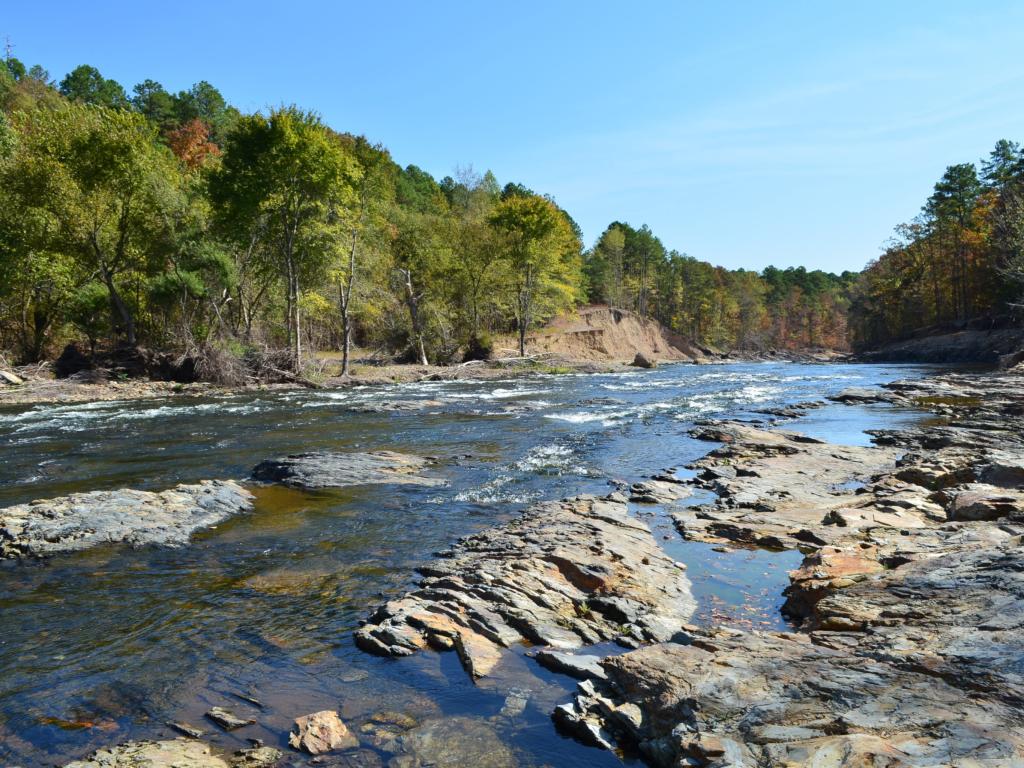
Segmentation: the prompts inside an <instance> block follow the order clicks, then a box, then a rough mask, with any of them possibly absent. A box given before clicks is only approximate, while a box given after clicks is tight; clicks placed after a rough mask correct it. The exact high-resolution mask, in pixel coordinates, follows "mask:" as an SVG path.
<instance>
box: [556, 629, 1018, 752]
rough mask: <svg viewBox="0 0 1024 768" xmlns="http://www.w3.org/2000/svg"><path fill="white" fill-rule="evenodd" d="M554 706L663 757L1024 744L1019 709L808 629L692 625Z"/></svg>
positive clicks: (577, 725) (992, 748)
mask: <svg viewBox="0 0 1024 768" xmlns="http://www.w3.org/2000/svg"><path fill="white" fill-rule="evenodd" d="M602 666H603V667H604V669H605V671H606V672H607V674H608V682H607V683H594V682H592V681H586V682H584V683H581V684H580V690H579V693H578V694H577V696H576V698H575V700H574V702H573V703H572V704H569V705H564V706H562V707H560V708H559V709H558V710H557V711H556V720H558V721H559V722H560V724H562V725H563V726H564V727H565V728H567V729H568V730H570V731H572V732H573V733H575V734H577V735H579V736H583V737H584V738H588V736H589V738H588V740H589V741H591V743H595V744H602V742H603V741H605V740H606V739H607V738H608V737H615V738H618V739H626V740H629V741H631V742H632V743H634V744H637V745H639V747H640V749H641V750H642V751H643V753H644V754H645V756H647V757H648V759H649V760H650V762H651V763H652V764H653V765H656V766H665V768H669V766H671V767H672V768H675V767H676V766H682V765H695V766H715V767H721V768H725V766H741V767H748V768H755V767H759V766H766V765H779V766H781V765H787V766H789V765H793V766H796V765H815V766H819V765H820V766H825V765H828V766H837V767H840V766H841V767H844V768H854V767H856V768H861V767H862V766H881V765H884V766H890V767H892V768H895V767H896V766H907V767H909V766H946V765H972V766H993V767H994V766H1006V767H1007V768H1008V767H1009V766H1012V765H1018V764H1019V759H1020V755H1021V754H1024V729H1022V728H1021V727H1020V718H1019V715H1018V714H1017V712H1016V711H1015V709H1014V708H1013V707H1010V706H1007V705H1005V704H1002V703H1000V702H994V701H991V700H988V701H980V700H977V699H976V698H975V697H973V696H971V695H968V693H967V692H966V691H964V690H962V689H961V688H957V687H955V686H954V685H951V684H949V683H948V682H946V681H945V680H943V679H941V678H939V677H935V676H933V675H931V674H928V673H921V672H915V671H910V670H908V669H902V668H900V667H898V666H895V665H892V664H889V663H886V662H885V661H879V660H876V659H873V658H871V657H869V656H860V655H852V654H849V653H846V652H845V651H835V650H832V649H830V648H825V647H821V646H818V645H815V644H813V643H811V642H810V641H809V640H808V638H807V637H806V636H801V635H795V636H794V635H785V634H773V633H760V632H751V633H741V632H726V631H719V632H705V631H699V630H692V632H691V633H690V635H689V637H688V638H687V644H677V643H662V644H658V645H653V646H649V647H646V648H642V649H640V650H637V651H632V652H630V653H627V654H625V655H622V656H614V657H610V658H608V659H605V660H604V661H603V662H602Z"/></svg>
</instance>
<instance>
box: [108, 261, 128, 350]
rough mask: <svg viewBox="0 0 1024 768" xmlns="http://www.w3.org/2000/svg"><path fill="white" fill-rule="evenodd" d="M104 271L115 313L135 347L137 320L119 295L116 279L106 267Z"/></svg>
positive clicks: (126, 337) (126, 335) (126, 336)
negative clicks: (115, 283)
mask: <svg viewBox="0 0 1024 768" xmlns="http://www.w3.org/2000/svg"><path fill="white" fill-rule="evenodd" d="M100 269H101V271H102V276H103V282H104V283H105V284H106V286H107V292H108V293H110V303H111V305H112V307H113V309H114V312H115V313H116V314H117V315H118V316H120V318H121V322H122V323H124V333H125V340H126V341H127V342H128V344H129V345H130V346H132V347H134V346H135V343H136V338H135V318H133V317H132V312H131V310H130V309H128V305H127V304H125V303H124V299H122V298H121V294H120V293H118V290H117V286H115V285H114V279H113V277H112V276H111V274H110V273H109V272H108V271H107V269H106V267H101V268H100Z"/></svg>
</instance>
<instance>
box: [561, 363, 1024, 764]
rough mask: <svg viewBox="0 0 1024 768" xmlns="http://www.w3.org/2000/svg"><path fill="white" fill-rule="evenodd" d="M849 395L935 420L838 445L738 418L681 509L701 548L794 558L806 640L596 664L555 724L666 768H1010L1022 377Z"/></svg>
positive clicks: (794, 594)
mask: <svg viewBox="0 0 1024 768" xmlns="http://www.w3.org/2000/svg"><path fill="white" fill-rule="evenodd" d="M839 399H840V400H845V401H853V402H856V401H860V402H863V401H864V400H868V399H876V400H878V401H883V402H890V403H893V404H896V405H901V406H912V407H917V408H926V409H930V410H932V411H934V412H936V414H937V418H935V419H931V420H925V421H923V422H922V423H921V424H920V425H918V426H915V427H913V428H910V429H904V430H883V431H879V432H878V433H877V434H876V436H875V437H876V441H877V442H878V443H879V444H880V446H879V447H877V448H849V447H843V446H836V445H831V444H828V443H822V442H819V441H815V440H812V439H810V438H807V437H802V436H800V435H798V434H794V433H780V432H767V431H764V430H760V429H756V428H753V427H751V426H749V425H745V424H736V423H714V424H705V425H702V426H698V427H697V428H696V429H695V430H694V434H695V436H697V437H699V438H703V439H708V440H715V441H719V442H721V443H722V445H721V447H719V448H716V449H715V450H713V451H711V453H710V454H708V456H707V457H705V458H704V459H702V460H701V461H699V462H697V469H698V471H699V474H698V476H697V478H696V479H695V480H694V483H695V484H697V485H700V486H703V487H706V488H709V489H711V490H713V491H715V492H716V494H717V500H716V501H715V502H714V503H712V504H708V505H705V506H702V507H699V508H695V509H690V510H687V511H685V512H683V513H680V514H677V515H676V523H677V526H678V527H679V529H680V531H681V532H682V533H683V535H684V536H685V537H687V538H690V539H695V540H700V541H712V542H721V543H736V542H740V543H744V544H754V545H759V546H771V547H787V548H791V547H798V548H800V549H801V550H802V551H804V552H805V553H806V557H805V560H804V564H803V566H802V567H801V568H800V569H799V570H797V571H795V572H794V573H793V574H792V575H791V579H792V584H791V586H790V587H789V590H788V601H787V604H786V609H785V610H787V611H788V612H789V613H790V614H791V615H792V616H794V617H797V618H799V619H802V624H801V626H800V630H799V631H798V632H796V633H772V632H742V631H736V630H725V629H719V628H714V627H711V628H698V627H693V626H689V627H686V628H685V629H684V631H683V632H682V633H680V634H679V635H677V636H676V637H675V638H673V641H672V642H669V643H660V644H655V645H652V646H648V647H645V648H642V649H639V650H636V651H632V652H630V653H627V654H625V655H622V656H615V657H610V658H607V659H605V660H604V661H602V662H601V667H602V670H603V672H604V675H603V677H605V678H606V679H604V680H589V681H585V682H583V683H581V685H580V690H579V692H578V694H577V696H576V698H575V700H574V701H573V702H571V703H569V704H566V705H565V706H563V707H561V708H560V709H559V710H558V712H557V713H556V718H557V719H558V720H559V721H560V722H561V723H563V725H564V726H565V727H567V728H568V729H570V730H572V731H573V732H574V733H576V734H577V735H578V736H580V737H582V738H584V739H587V740H588V741H591V742H592V743H595V744H603V745H611V744H614V743H616V742H618V743H624V742H625V743H631V744H634V745H636V746H638V747H639V748H640V749H641V751H642V752H643V753H644V754H645V756H646V757H647V758H648V759H649V760H650V761H651V762H652V763H653V764H654V765H658V766H766V765H829V766H869V765H870V766H940V765H941V766H946V765H964V766H966V765H971V766H1017V765H1021V764H1022V760H1024V716H1022V710H1021V706H1022V704H1024V676H1022V672H1021V660H1022V659H1024V640H1022V634H1021V627H1022V626H1024V548H1022V544H1024V418H1022V416H1024V376H1020V375H1013V374H1001V375H997V374H989V375H947V376H941V377H936V378H933V379H926V380H923V381H915V382H897V383H894V384H892V385H890V386H889V388H888V389H887V390H880V391H878V392H874V393H872V392H865V391H861V392H851V393H845V394H844V395H843V396H840V398H839Z"/></svg>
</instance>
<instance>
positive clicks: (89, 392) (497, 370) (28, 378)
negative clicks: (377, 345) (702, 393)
mask: <svg viewBox="0 0 1024 768" xmlns="http://www.w3.org/2000/svg"><path fill="white" fill-rule="evenodd" d="M335 358H336V356H334V355H332V356H330V357H325V358H324V360H325V361H327V362H328V366H326V367H337V365H338V364H337V362H336V359H335ZM845 359H846V355H845V354H844V353H837V352H829V351H821V350H819V351H811V352H803V353H802V352H779V351H772V352H766V353H753V352H737V353H733V354H721V355H718V356H715V357H704V358H700V359H695V360H690V359H686V360H683V359H679V358H678V356H672V357H669V358H661V357H655V356H652V357H651V358H650V360H651V363H652V364H653V365H654V366H656V365H659V364H685V363H692V364H695V365H725V364H729V363H741V362H783V363H784V362H794V363H832V362H843V361H845ZM636 367H637V366H635V365H634V364H633V361H632V360H613V359H604V360H601V359H592V358H589V357H582V358H581V357H569V356H564V355H560V354H555V353H550V352H540V353H538V354H536V355H534V356H530V357H527V358H524V359H515V358H512V359H505V360H494V361H482V360H481V361H471V362H468V363H461V364H456V365H414V364H408V363H377V362H373V363H368V362H358V363H356V364H355V365H353V366H352V373H351V374H350V375H349V376H339V375H337V374H329V375H326V376H319V377H317V379H316V380H308V379H307V380H304V381H302V382H299V381H293V382H279V383H261V384H251V385H248V386H241V387H237V386H235V387H227V386H221V385H217V384H211V383H208V382H201V381H200V382H192V383H179V382H173V381H157V380H152V379H145V378H124V379H108V378H106V377H104V376H102V375H99V376H97V375H89V374H80V375H76V376H71V377H68V378H64V379H58V378H56V377H54V376H53V374H52V372H51V371H50V369H49V368H48V367H47V366H33V367H31V368H22V369H18V370H17V374H18V378H19V380H20V381H19V383H17V384H11V383H7V382H5V381H0V408H3V407H5V406H24V405H37V404H48V403H58V404H70V403H88V402H109V401H113V400H152V399H156V398H167V397H175V398H179V397H180V398H197V397H216V396H227V395H238V394H246V393H260V392H276V391H282V390H295V389H303V388H319V389H328V390H330V389H339V390H342V389H347V388H353V387H376V386H386V385H392V384H409V383H414V382H421V381H422V382H427V381H494V380H497V379H511V378H518V377H523V376H535V375H538V374H550V375H564V374H595V373H616V372H623V371H629V370H635V368H636Z"/></svg>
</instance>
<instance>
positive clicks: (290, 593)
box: [0, 363, 921, 768]
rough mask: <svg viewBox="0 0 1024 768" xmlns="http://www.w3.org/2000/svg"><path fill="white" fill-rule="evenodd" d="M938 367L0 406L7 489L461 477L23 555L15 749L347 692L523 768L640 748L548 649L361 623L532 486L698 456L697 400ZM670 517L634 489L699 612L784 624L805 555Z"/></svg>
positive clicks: (727, 620)
mask: <svg viewBox="0 0 1024 768" xmlns="http://www.w3.org/2000/svg"><path fill="white" fill-rule="evenodd" d="M920 370H921V369H920V368H913V367H909V366H859V365H799V364H774V363H773V364H731V365H720V366H690V365H671V366H663V367H661V368H658V369H655V370H652V371H630V372H626V373H616V374H599V375H560V376H550V375H548V376H542V375H538V376H534V377H530V378H519V379H515V380H512V379H509V380H503V381H488V382H424V383H417V384H406V385H395V386H390V387H377V388H362V389H360V388H356V389H351V390H344V391H340V390H339V391H307V390H303V391H279V392H272V393H259V394H245V395H239V396H230V397H217V398H207V399H168V400H153V401H141V402H103V403H89V404H76V405H67V406H35V407H32V408H22V409H6V410H2V411H0V444H2V445H3V450H2V454H0V507H2V506H7V505H9V504H16V503H21V502H25V501H29V500H32V499H36V498H48V497H53V496H59V495H63V494H67V493H71V492H75V491H83V490H95V489H104V488H118V487H137V488H146V489H162V488H166V487H168V486H171V485H174V484H176V483H180V482H188V481H196V480H201V479H205V478H238V479H241V478H244V477H245V476H246V475H247V474H248V472H249V470H250V469H251V468H252V467H253V465H255V464H256V463H258V462H259V461H261V460H262V459H266V458H270V457H274V456H279V455H283V454H287V453H294V452H296V451H300V450H301V451H309V450H317V449H329V450H337V451H346V450H353V451H356V450H375V449H391V450H398V451H404V452H409V453H414V454H419V455H424V456H433V457H438V459H439V465H438V467H437V468H436V470H434V471H435V472H436V473H438V474H440V475H441V476H442V477H443V478H444V479H445V481H446V485H445V486H444V487H441V488H436V487H435V488H423V487H418V486H397V487H390V486H375V487H364V488H350V489H344V490H340V491H332V492H321V493H304V492H299V491H293V490H286V489H280V488H263V489H258V490H257V505H256V510H255V512H254V513H253V514H250V515H243V516H240V517H237V518H235V519H233V520H230V521H228V522H226V523H223V524H221V525H220V526H218V527H216V528H215V529H213V530H209V531H205V532H202V533H200V534H198V535H196V536H195V538H194V540H193V542H192V544H191V545H190V546H188V547H185V548H180V549H157V548H150V549H143V550H128V549H121V548H114V547H111V548H100V549H94V550H91V551H87V552H82V553H78V554H75V555H71V556H66V557H61V558H56V559H53V560H51V561H49V562H46V563H43V564H29V565H18V564H13V563H6V564H3V565H0V764H2V765H20V766H25V767H26V768H27V767H28V766H46V765H59V764H62V763H63V762H66V761H67V760H69V759H72V758H74V757H77V756H80V755H83V754H86V753H88V752H89V751H91V750H92V749H95V748H96V747H98V746H103V745H109V744H114V743H119V742H122V741H125V740H128V739H138V738H167V737H170V736H172V735H173V732H172V731H171V730H169V728H168V727H167V726H166V725H165V723H166V722H167V721H169V720H178V721H187V722H191V723H193V724H195V725H198V726H200V727H203V728H204V729H206V730H207V731H208V734H207V737H206V738H207V740H208V741H210V742H212V743H215V744H217V745H220V746H223V747H225V748H229V749H238V748H240V747H244V746H247V744H246V741H245V740H246V738H248V737H253V738H260V739H263V740H264V741H266V743H268V744H270V745H278V746H281V747H284V746H285V739H286V735H287V732H288V729H289V727H290V724H291V721H292V719H294V718H295V717H296V716H299V715H303V714H307V713H309V712H314V711H317V710H321V709H334V708H337V709H339V711H340V712H341V714H342V717H343V718H344V719H346V721H347V722H349V723H350V725H353V726H354V727H355V728H356V729H357V730H358V726H359V724H360V723H363V722H365V721H366V719H367V718H368V717H369V716H370V715H372V714H373V713H375V712H378V711H380V710H388V711H392V712H401V713H405V714H408V715H410V716H412V717H413V718H414V719H416V720H417V721H421V722H422V721H431V720H432V719H435V718H437V717H452V716H460V717H468V718H475V719H478V720H479V721H480V723H481V725H482V727H484V726H485V727H484V728H483V729H484V730H485V731H487V732H488V733H490V732H491V731H493V734H494V736H495V737H496V738H497V739H500V740H501V741H502V742H503V743H504V744H506V745H507V746H508V747H509V748H510V749H511V750H513V752H514V754H515V757H516V761H517V763H518V764H519V765H522V766H552V767H554V766H605V765H607V766H611V765H618V764H620V763H621V761H623V760H624V761H626V762H627V763H628V762H632V758H631V757H630V756H628V755H620V756H616V755H612V754H609V753H605V752H600V751H598V750H595V749H590V748H587V747H584V746H581V745H579V744H577V743H575V742H574V741H572V740H569V739H566V738H563V737H562V736H560V735H559V734H558V733H557V732H556V730H555V728H554V727H553V725H552V724H551V721H550V719H549V715H550V712H551V710H552V709H553V707H554V706H555V704H557V703H559V702H561V701H565V700H567V699H568V698H569V697H570V695H571V691H572V690H573V688H574V681H572V680H570V679H568V678H565V677H562V676H559V675H556V674H552V673H548V672H546V671H545V670H543V669H541V668H540V667H539V666H538V665H537V664H536V663H535V662H534V661H533V660H532V659H531V658H529V657H528V656H527V655H526V653H525V650H526V649H523V650H524V652H523V653H521V654H519V656H520V658H519V659H517V660H516V662H515V663H512V664H510V665H508V666H509V667H510V671H509V672H507V673H503V675H502V676H501V677H500V678H498V679H495V680H484V681H481V683H480V684H477V685H474V684H473V683H472V682H471V681H470V680H469V678H468V676H467V675H466V674H465V673H464V672H463V670H462V669H461V667H460V666H459V663H458V660H457V658H456V657H455V655H454V654H451V653H448V654H435V653H433V652H425V653H422V654H418V655H417V656H415V657H411V658H405V659H398V660H395V659H381V658H377V657H373V656H369V655H367V654H364V653H362V652H361V651H359V650H358V649H356V648H355V646H354V644H353V642H352V637H351V633H352V630H353V629H354V628H356V627H357V626H358V622H359V620H360V619H361V618H363V617H365V616H366V615H367V614H368V613H369V612H370V611H371V610H372V609H373V608H374V607H375V606H376V605H378V604H379V603H380V602H382V601H383V600H385V599H387V598H388V597H389V596H392V595H396V594H398V593H400V592H402V591H403V590H404V589H406V588H408V587H409V586H410V585H411V584H412V581H413V579H414V578H415V574H414V568H415V566H416V565H417V564H420V563H422V562H424V561H426V560H428V559H429V558H430V557H431V554H432V553H433V552H436V551H437V550H439V549H443V548H445V547H446V546H447V545H449V544H451V543H452V542H453V541H454V540H455V539H457V538H458V537H460V536H463V535H465V534H467V533H470V532H472V531H474V530H478V529H480V528H482V527H485V526H490V525H493V524H496V523H499V522H501V521H503V520H506V519H508V518H509V517H511V516H513V515H514V514H515V513H516V512H517V511H518V510H520V509H522V508H523V506H524V505H526V504H528V503H529V502H531V501H533V500H537V499H550V498H559V497H562V496H566V495H572V494H576V493H583V492H597V493H606V492H608V491H609V490H611V488H610V483H612V482H616V481H620V482H633V481H636V480H639V479H642V478H643V477H645V476H648V475H650V474H652V473H655V472H657V471H659V470H661V469H663V468H667V467H683V466H684V465H685V464H687V463H688V462H690V461H693V460H694V459H697V458H699V457H700V456H701V455H703V454H704V453H706V452H707V451H708V450H710V448H711V447H712V446H711V445H709V444H707V443H702V442H699V441H696V440H693V439H692V438H690V437H688V436H687V430H688V428H689V427H690V426H692V423H693V421H694V420H696V419H703V418H764V416H763V415H760V414H758V413H757V412H758V411H759V410H761V409H764V408H770V407H775V406H780V405H785V404H789V403H794V402H798V401H804V400H811V399H820V398H822V397H824V396H826V395H828V394H833V393H835V392H838V391H839V390H841V389H843V388H846V387H849V386H870V385H874V384H879V383H883V382H886V381H890V380H893V379H895V378H901V377H906V376H908V375H912V374H913V373H915V372H919V371H920ZM396 405H400V406H402V407H401V408H400V409H397V410H396V409H395V406H396ZM908 418H909V416H907V415H905V414H900V413H898V412H896V411H893V410H891V409H888V408H886V407H883V406H864V407H847V406H827V407H825V408H822V409H819V410H816V411H812V412H811V413H810V415H809V416H808V417H806V418H805V419H803V420H801V421H800V422H797V423H795V424H793V425H792V426H793V427H794V428H798V429H800V430H801V431H804V432H807V433H809V434H812V435H815V436H818V437H823V438H827V439H829V440H832V441H834V442H841V443H842V442H845V443H856V444H866V442H867V438H866V436H865V435H864V434H863V430H865V429H869V428H873V427H880V426H891V425H893V424H894V423H897V422H898V421H899V420H902V419H908ZM707 500H708V499H707V498H706V497H701V496H694V497H692V498H690V499H685V500H683V501H681V502H679V503H680V504H695V503H701V502H704V501H707ZM669 511H670V510H669V509H666V508H662V507H656V506H649V505H645V506H644V507H642V508H641V507H638V508H637V513H638V514H641V515H643V516H644V519H645V520H647V521H648V523H649V524H650V525H651V527H652V529H654V531H655V535H656V536H657V537H658V538H659V540H660V541H662V543H663V545H664V546H665V547H666V549H667V550H668V551H669V552H670V553H671V554H672V556H673V557H675V558H677V559H680V560H683V561H685V562H686V563H687V564H688V565H689V576H690V578H691V580H692V581H693V587H694V592H695V595H696V596H697V598H698V601H699V604H700V608H699V610H698V613H697V615H696V617H695V621H696V622H698V623H705V624H731V625H734V626H740V627H750V626H754V627H760V628H769V629H782V630H784V629H786V628H787V627H786V624H785V622H784V621H783V619H782V618H781V616H780V615H779V613H778V609H779V606H780V605H781V603H782V599H781V591H782V589H783V587H784V586H785V585H786V583H787V579H786V573H787V571H788V570H790V569H792V568H794V567H796V565H798V564H799V561H800V556H799V554H797V553H793V552H788V553H785V552H784V553H769V552H758V551H748V550H734V551H720V548H713V547H710V546H707V545H703V544H697V543H687V542H683V541H682V540H681V539H680V538H679V536H678V534H676V533H675V531H674V530H673V529H672V526H671V524H670V520H669V518H668V512H669ZM510 691H512V692H513V695H512V699H509V698H508V696H509V692H510ZM249 699H256V700H258V701H259V704H260V706H257V705H256V704H254V703H253V702H252V701H250V700H249ZM524 699H525V700H526V707H525V709H523V710H522V711H521V712H518V711H517V710H518V709H520V708H521V702H522V700H524ZM516 700H518V703H519V706H515V704H516ZM216 705H219V706H225V707H227V708H229V709H231V710H232V711H234V712H235V713H236V714H238V715H243V716H246V717H253V718H254V719H256V720H257V724H256V725H253V726H250V727H247V728H243V729H241V730H239V731H235V732H233V733H230V734H229V733H221V732H219V731H218V730H217V729H216V728H215V727H213V726H212V725H211V724H210V723H208V722H206V721H204V718H203V713H204V712H205V711H206V710H207V709H209V708H210V707H211V706H216ZM364 746H365V747H366V748H368V749H371V750H373V751H374V752H375V753H376V754H377V756H378V757H379V758H380V762H377V763H376V764H381V763H383V764H386V763H387V761H388V759H389V758H390V757H391V756H392V752H393V750H394V749H395V748H396V746H395V744H393V743H383V744H382V743H380V742H379V741H378V742H376V743H375V742H374V740H373V739H372V738H370V737H369V736H364ZM452 749H454V750H455V751H456V752H457V750H458V745H457V744H456V745H454V746H453V747H452ZM363 757H364V758H365V759H366V760H367V761H368V762H366V764H367V765H370V764H374V762H373V761H374V760H376V758H375V757H373V756H372V755H368V754H364V755H363ZM294 759H295V760H296V764H302V762H303V758H299V757H295V758H294Z"/></svg>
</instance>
